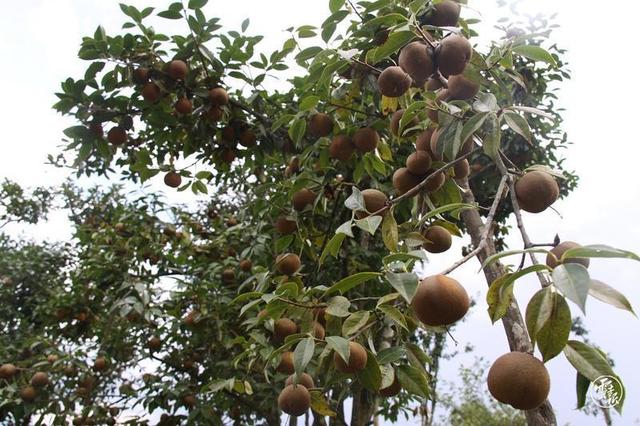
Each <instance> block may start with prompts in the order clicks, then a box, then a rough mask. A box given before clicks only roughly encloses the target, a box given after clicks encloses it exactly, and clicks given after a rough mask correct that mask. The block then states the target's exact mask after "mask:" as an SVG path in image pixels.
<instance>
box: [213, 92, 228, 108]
mask: <svg viewBox="0 0 640 426" xmlns="http://www.w3.org/2000/svg"><path fill="white" fill-rule="evenodd" d="M209 102H211V105H214V106H217V107H221V106H225V105H226V104H228V103H229V94H228V93H227V91H226V90H224V89H223V88H222V87H216V88H214V89H211V90H209Z"/></svg>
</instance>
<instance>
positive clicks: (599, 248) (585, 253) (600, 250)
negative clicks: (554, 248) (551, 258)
mask: <svg viewBox="0 0 640 426" xmlns="http://www.w3.org/2000/svg"><path fill="white" fill-rule="evenodd" d="M580 257H583V258H584V257H604V258H618V259H632V260H638V261H640V256H638V255H637V254H635V253H633V252H630V251H626V250H620V249H617V248H613V247H609V246H606V245H601V244H597V245H589V246H582V247H576V248H572V249H569V250H567V251H565V252H564V253H563V254H562V259H561V260H562V261H564V260H566V259H571V258H580Z"/></svg>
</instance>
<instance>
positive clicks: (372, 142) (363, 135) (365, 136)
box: [353, 127, 380, 152]
mask: <svg viewBox="0 0 640 426" xmlns="http://www.w3.org/2000/svg"><path fill="white" fill-rule="evenodd" d="M379 142H380V135H379V134H378V132H377V131H375V130H374V129H372V128H371V127H362V128H360V129H358V130H356V132H355V133H354V135H353V144H354V145H355V147H356V149H357V150H358V151H360V152H373V151H375V150H376V148H377V147H378V143H379Z"/></svg>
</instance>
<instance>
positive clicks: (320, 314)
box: [313, 308, 327, 326]
mask: <svg viewBox="0 0 640 426" xmlns="http://www.w3.org/2000/svg"><path fill="white" fill-rule="evenodd" d="M326 313H327V308H313V318H314V319H315V320H316V321H318V322H319V323H320V324H322V325H323V326H325V325H327V318H326V317H325V315H326Z"/></svg>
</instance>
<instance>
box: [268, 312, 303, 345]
mask: <svg viewBox="0 0 640 426" xmlns="http://www.w3.org/2000/svg"><path fill="white" fill-rule="evenodd" d="M297 332H298V326H297V325H296V323H295V322H293V321H291V320H290V319H289V318H280V319H279V320H277V321H276V322H275V323H274V324H273V340H274V341H275V342H276V343H281V342H283V341H284V339H285V338H286V337H287V336H290V335H292V334H296V333H297Z"/></svg>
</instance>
